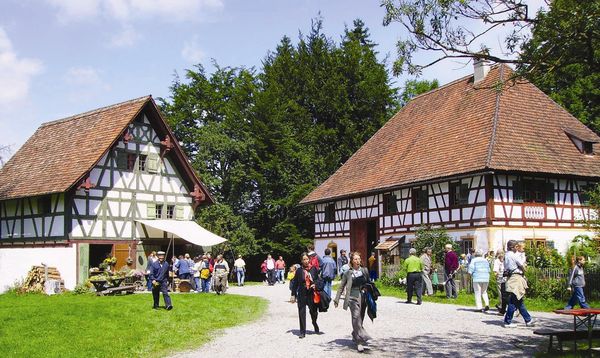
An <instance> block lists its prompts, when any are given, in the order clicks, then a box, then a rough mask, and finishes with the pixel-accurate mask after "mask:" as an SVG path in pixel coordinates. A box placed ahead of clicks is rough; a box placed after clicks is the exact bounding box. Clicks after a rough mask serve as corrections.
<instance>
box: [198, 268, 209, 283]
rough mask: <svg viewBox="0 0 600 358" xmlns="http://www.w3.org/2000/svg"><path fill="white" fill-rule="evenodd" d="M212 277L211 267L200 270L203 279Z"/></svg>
mask: <svg viewBox="0 0 600 358" xmlns="http://www.w3.org/2000/svg"><path fill="white" fill-rule="evenodd" d="M209 277H210V269H207V268H203V269H202V270H200V278H201V279H204V280H206V279H208V278H209Z"/></svg>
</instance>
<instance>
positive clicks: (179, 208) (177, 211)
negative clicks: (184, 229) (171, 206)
mask: <svg viewBox="0 0 600 358" xmlns="http://www.w3.org/2000/svg"><path fill="white" fill-rule="evenodd" d="M183 213H184V211H183V206H180V205H177V206H176V207H175V219H176V220H183V219H184V217H183Z"/></svg>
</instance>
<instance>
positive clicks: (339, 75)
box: [161, 19, 397, 258]
mask: <svg viewBox="0 0 600 358" xmlns="http://www.w3.org/2000/svg"><path fill="white" fill-rule="evenodd" d="M375 48H376V44H374V43H373V42H372V41H371V40H370V37H369V32H368V29H367V28H366V27H365V26H364V24H363V23H362V22H361V21H360V20H357V21H355V22H354V24H353V27H351V28H347V29H346V30H345V31H344V35H343V36H342V38H341V41H340V42H339V43H336V42H334V41H333V40H332V39H331V38H329V37H327V36H326V35H325V34H324V33H323V27H322V22H321V20H320V19H317V20H315V21H314V22H313V24H312V28H311V31H310V33H309V34H308V35H306V36H300V38H299V40H298V42H297V44H294V43H292V41H291V39H290V38H288V37H284V38H282V40H281V41H280V43H279V44H278V46H277V47H276V49H275V50H274V51H273V52H271V53H269V54H268V55H267V56H266V58H265V59H264V61H263V65H262V68H261V69H260V71H258V73H256V72H255V71H254V70H248V69H244V68H221V67H218V66H217V70H216V71H215V72H214V73H212V74H210V75H207V74H206V73H205V71H204V69H203V67H202V66H200V65H198V66H196V68H195V69H193V70H189V71H187V73H186V76H185V77H186V78H185V80H184V81H182V80H181V79H179V78H176V79H175V81H174V83H173V85H172V87H171V96H170V98H169V99H168V100H162V101H161V107H162V109H163V111H164V113H165V114H166V117H167V120H168V121H169V124H170V125H171V126H172V128H173V130H174V132H175V134H176V136H177V137H178V139H180V140H181V141H182V142H183V143H184V149H185V151H186V152H187V154H188V156H189V157H190V160H191V161H192V164H193V166H194V167H195V168H196V169H197V170H198V172H199V173H200V174H201V177H202V180H203V181H204V182H205V183H207V185H208V186H209V188H210V190H211V191H212V192H213V193H214V194H215V196H216V198H217V200H218V202H219V205H216V206H212V207H208V208H205V209H202V210H201V212H200V214H199V221H200V222H201V223H202V224H203V225H205V226H206V227H207V228H210V229H211V230H214V231H215V232H217V233H219V234H221V235H224V236H226V237H227V238H228V239H229V240H230V244H231V246H232V247H234V248H235V250H236V251H237V252H239V253H243V254H252V253H254V254H260V255H262V254H264V253H266V252H272V253H273V254H283V255H284V256H285V257H290V256H291V255H294V258H295V255H297V254H298V253H300V252H301V251H302V250H304V249H305V248H306V245H307V244H308V243H309V242H311V241H312V236H313V233H312V230H313V227H314V221H313V217H312V207H310V206H299V205H298V203H299V201H300V200H301V199H302V198H304V197H305V196H306V195H307V194H308V193H309V192H310V191H311V190H313V189H314V188H315V187H316V186H317V185H319V184H320V183H321V182H323V181H324V180H325V179H326V178H327V177H328V176H329V175H331V174H332V173H333V172H334V171H335V170H337V169H338V168H339V167H340V166H341V165H342V164H343V163H344V162H345V161H346V160H347V159H348V158H349V157H350V156H351V155H352V154H353V153H354V152H355V151H356V150H357V149H358V148H359V147H360V146H361V145H362V144H363V143H364V142H365V141H366V140H367V139H368V138H370V137H371V136H372V135H373V134H374V133H375V131H377V130H378V129H379V128H380V127H381V126H382V125H383V124H384V123H385V121H386V120H387V119H388V118H389V117H390V116H391V114H393V112H394V111H395V110H396V109H397V103H396V97H395V89H394V88H393V87H392V86H391V83H390V76H389V73H388V71H387V70H386V67H385V64H384V63H382V62H381V61H378V59H377V57H376V52H375ZM237 231H239V232H237Z"/></svg>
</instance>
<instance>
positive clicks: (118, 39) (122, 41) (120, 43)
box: [109, 25, 141, 47]
mask: <svg viewBox="0 0 600 358" xmlns="http://www.w3.org/2000/svg"><path fill="white" fill-rule="evenodd" d="M140 38H141V35H140V34H139V33H137V31H135V29H134V28H133V26H131V25H125V26H123V31H121V32H119V33H118V34H115V35H113V36H112V38H111V39H110V43H109V47H129V46H133V44H135V42H136V41H137V40H139V39H140Z"/></svg>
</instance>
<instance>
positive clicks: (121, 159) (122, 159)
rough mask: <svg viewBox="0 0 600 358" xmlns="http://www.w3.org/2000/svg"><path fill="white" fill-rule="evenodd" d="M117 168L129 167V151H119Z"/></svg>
mask: <svg viewBox="0 0 600 358" xmlns="http://www.w3.org/2000/svg"><path fill="white" fill-rule="evenodd" d="M117 169H127V152H124V151H122V150H119V151H117Z"/></svg>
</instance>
